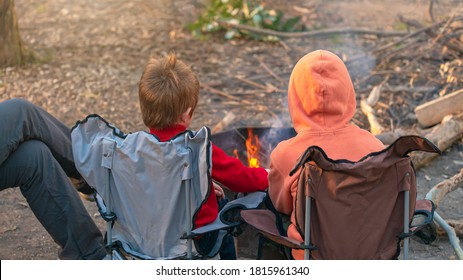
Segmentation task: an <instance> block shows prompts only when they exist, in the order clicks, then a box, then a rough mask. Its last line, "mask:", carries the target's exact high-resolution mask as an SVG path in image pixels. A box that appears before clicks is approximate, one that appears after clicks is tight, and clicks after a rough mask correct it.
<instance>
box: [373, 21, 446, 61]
mask: <svg viewBox="0 0 463 280" xmlns="http://www.w3.org/2000/svg"><path fill="white" fill-rule="evenodd" d="M445 22H446V21H440V22H437V23H434V24H431V25H428V26H424V27H422V28H419V29H417V30H416V31H414V32H412V33H409V34H407V35H405V36H403V37H402V38H400V39H399V40H397V41H394V42H392V43H389V44H387V45H384V46H382V47H379V48H377V49H374V50H373V53H378V52H381V51H384V50H385V49H388V48H390V47H392V46H395V45H398V44H400V43H402V42H403V41H405V40H407V39H409V38H412V37H415V36H417V35H419V34H421V33H423V32H426V31H427V30H430V29H433V28H436V27H438V26H439V25H441V24H443V23H445Z"/></svg>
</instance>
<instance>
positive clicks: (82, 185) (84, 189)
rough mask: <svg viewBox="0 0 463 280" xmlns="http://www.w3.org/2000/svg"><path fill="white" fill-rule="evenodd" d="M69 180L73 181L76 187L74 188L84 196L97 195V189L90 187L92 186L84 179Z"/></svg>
mask: <svg viewBox="0 0 463 280" xmlns="http://www.w3.org/2000/svg"><path fill="white" fill-rule="evenodd" d="M69 179H71V182H72V184H73V185H74V188H75V189H76V190H77V191H78V192H80V193H83V194H87V195H90V194H93V193H95V189H93V188H92V187H90V185H89V184H88V183H87V182H86V181H85V180H84V179H82V178H80V179H75V178H69Z"/></svg>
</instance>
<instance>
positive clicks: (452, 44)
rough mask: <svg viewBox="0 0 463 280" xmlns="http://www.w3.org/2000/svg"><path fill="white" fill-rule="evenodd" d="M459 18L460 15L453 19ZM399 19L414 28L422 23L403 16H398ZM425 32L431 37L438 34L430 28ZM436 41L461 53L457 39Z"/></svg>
mask: <svg viewBox="0 0 463 280" xmlns="http://www.w3.org/2000/svg"><path fill="white" fill-rule="evenodd" d="M457 19H458V20H461V19H462V17H455V18H454V20H457ZM399 20H400V21H401V22H403V23H405V24H407V25H409V26H412V27H415V28H423V25H421V23H419V22H418V21H416V20H412V19H406V18H404V17H403V16H399ZM425 33H426V34H427V35H428V36H430V37H432V38H436V37H437V36H439V35H438V34H436V33H435V32H434V31H432V30H431V29H427V30H426V31H425ZM438 43H440V44H441V45H444V46H446V47H448V48H449V49H452V50H454V51H457V52H460V53H463V45H462V44H461V43H460V42H458V41H457V40H455V39H453V38H452V39H450V40H446V41H443V40H440V39H439V40H438Z"/></svg>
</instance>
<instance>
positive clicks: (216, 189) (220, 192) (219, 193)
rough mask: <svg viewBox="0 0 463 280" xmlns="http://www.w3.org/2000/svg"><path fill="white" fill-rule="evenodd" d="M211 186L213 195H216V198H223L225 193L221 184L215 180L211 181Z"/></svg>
mask: <svg viewBox="0 0 463 280" xmlns="http://www.w3.org/2000/svg"><path fill="white" fill-rule="evenodd" d="M212 186H213V187H214V192H215V196H217V198H225V193H224V191H223V189H222V187H221V186H219V185H218V184H217V183H215V182H212Z"/></svg>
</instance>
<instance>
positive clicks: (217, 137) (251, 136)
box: [212, 127, 296, 168]
mask: <svg viewBox="0 0 463 280" xmlns="http://www.w3.org/2000/svg"><path fill="white" fill-rule="evenodd" d="M294 135H296V132H295V131H294V129H293V128H292V127H242V128H235V129H233V130H228V131H224V132H220V133H216V134H213V135H212V143H214V144H215V145H216V146H218V147H219V148H221V149H222V150H224V151H225V153H227V154H228V155H229V156H234V157H236V158H238V159H240V160H241V162H243V163H244V164H245V165H247V166H250V167H259V166H260V167H264V168H268V167H269V165H270V153H271V152H272V151H273V149H274V148H275V147H276V145H278V143H280V142H281V141H283V140H286V139H288V138H291V137H293V136H294Z"/></svg>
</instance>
